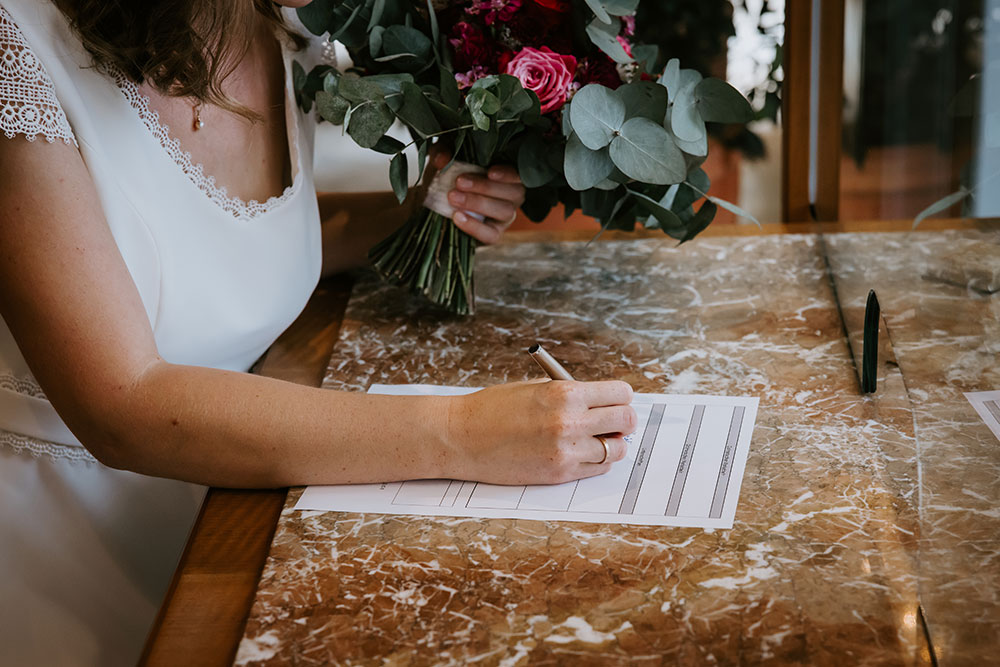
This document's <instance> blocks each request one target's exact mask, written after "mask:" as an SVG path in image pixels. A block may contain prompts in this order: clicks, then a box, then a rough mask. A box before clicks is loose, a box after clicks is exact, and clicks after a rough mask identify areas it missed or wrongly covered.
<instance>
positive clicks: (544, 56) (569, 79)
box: [506, 46, 576, 113]
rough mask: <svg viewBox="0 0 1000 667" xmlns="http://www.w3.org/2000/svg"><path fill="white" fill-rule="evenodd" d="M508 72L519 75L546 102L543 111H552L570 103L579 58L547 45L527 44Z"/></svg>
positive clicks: (526, 86)
mask: <svg viewBox="0 0 1000 667" xmlns="http://www.w3.org/2000/svg"><path fill="white" fill-rule="evenodd" d="M506 73H507V74H510V75H511V76H516V77H517V78H518V80H520V82H521V85H522V86H524V87H525V88H526V89H527V90H531V91H534V93H535V94H536V95H538V99H539V100H540V101H541V103H542V113H550V112H552V111H556V110H558V109H561V108H562V106H563V105H564V104H566V99H567V97H568V96H569V91H570V85H571V84H572V83H573V76H574V74H575V73H576V58H574V57H573V56H564V55H562V54H559V53H556V52H555V51H553V50H552V49H550V48H548V47H546V46H543V47H542V48H541V49H535V48H532V47H530V46H526V47H524V48H523V49H521V51H520V52H518V54H517V55H516V56H514V59H513V60H511V61H510V63H509V64H508V65H507V72H506Z"/></svg>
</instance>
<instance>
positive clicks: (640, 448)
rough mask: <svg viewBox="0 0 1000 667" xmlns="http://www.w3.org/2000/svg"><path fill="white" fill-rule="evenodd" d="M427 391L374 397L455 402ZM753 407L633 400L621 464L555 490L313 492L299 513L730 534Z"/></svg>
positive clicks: (459, 485)
mask: <svg viewBox="0 0 1000 667" xmlns="http://www.w3.org/2000/svg"><path fill="white" fill-rule="evenodd" d="M473 391H476V390H475V389H468V388H462V387H434V386H430V385H395V386H389V385H374V386H372V387H371V389H369V393H379V394H396V395H421V394H432V395H451V396H454V395H459V394H465V393H470V392H473ZM757 403H758V400H757V399H756V398H737V397H727V396H681V395H667V394H662V395H661V394H636V395H635V397H634V400H633V403H632V407H633V408H635V411H636V414H637V415H638V417H639V428H638V429H637V431H636V432H635V433H634V434H633V435H632V436H631V438H629V440H630V441H631V442H630V443H629V447H628V453H627V455H626V457H625V459H624V460H622V461H619V462H618V463H616V464H615V465H614V466H613V467H612V469H611V471H610V472H608V473H606V474H604V475H600V476H598V477H591V478H588V479H583V480H578V481H575V482H569V483H566V484H557V485H551V486H544V485H540V486H500V485H495V484H484V483H480V482H463V481H457V480H413V481H408V482H392V483H385V484H362V485H343V486H310V487H308V488H307V489H306V490H305V492H303V494H302V496H301V497H300V498H299V501H298V503H296V505H295V509H297V510H325V511H344V512H373V513H379V514H415V515H424V516H462V517H485V518H513V519H537V520H543V521H586V522H592V523H614V524H644V525H655V526H693V527H701V528H732V526H733V517H734V516H735V514H736V504H737V502H738V500H739V494H740V484H741V483H742V481H743V471H744V468H745V466H746V459H747V454H748V452H749V450H750V438H751V436H752V434H753V427H754V423H755V421H756V419H757Z"/></svg>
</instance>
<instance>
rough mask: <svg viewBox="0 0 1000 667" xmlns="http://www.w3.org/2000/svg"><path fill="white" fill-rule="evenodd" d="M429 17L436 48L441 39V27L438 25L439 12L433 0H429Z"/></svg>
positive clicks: (432, 38)
mask: <svg viewBox="0 0 1000 667" xmlns="http://www.w3.org/2000/svg"><path fill="white" fill-rule="evenodd" d="M427 18H428V20H429V21H430V24H431V40H432V41H433V42H434V47H435V50H437V44H438V43H439V42H440V41H441V29H440V28H439V27H438V20H437V12H436V11H435V10H434V2H433V0H427Z"/></svg>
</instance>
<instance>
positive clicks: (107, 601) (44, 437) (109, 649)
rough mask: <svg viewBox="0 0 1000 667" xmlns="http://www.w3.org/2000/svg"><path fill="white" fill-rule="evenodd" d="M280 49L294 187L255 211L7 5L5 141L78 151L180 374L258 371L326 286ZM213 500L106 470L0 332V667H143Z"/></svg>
mask: <svg viewBox="0 0 1000 667" xmlns="http://www.w3.org/2000/svg"><path fill="white" fill-rule="evenodd" d="M284 53H285V71H286V89H287V90H288V93H287V95H286V100H285V106H286V121H287V127H288V142H289V150H290V159H291V163H292V165H293V174H294V180H293V182H292V185H291V186H289V187H288V188H287V189H286V190H285V191H284V193H283V194H281V195H280V196H277V197H274V198H272V199H270V200H268V201H266V202H264V203H258V202H253V201H251V202H243V201H240V200H238V199H236V198H233V197H230V196H228V195H227V194H226V192H225V190H224V189H222V188H220V187H217V186H216V185H215V183H214V181H213V179H212V178H211V177H210V176H209V175H208V174H205V173H203V171H202V169H201V167H200V165H197V164H193V163H192V160H191V158H190V156H189V155H187V154H186V153H185V152H184V151H183V149H182V147H181V146H180V145H179V144H178V142H177V141H175V140H173V139H172V138H171V136H170V133H169V129H168V128H166V127H164V126H162V125H160V124H159V122H158V118H157V114H156V113H155V112H153V111H151V110H150V108H149V106H148V100H147V99H145V98H144V97H143V96H142V95H140V94H139V92H138V91H137V89H136V87H135V85H133V84H132V83H131V82H129V81H127V80H126V79H124V78H123V77H115V76H107V75H104V74H102V73H100V72H99V71H97V70H96V69H94V68H93V67H92V66H91V59H90V56H89V54H88V53H86V51H85V50H84V49H83V47H82V45H81V43H80V40H79V39H78V38H77V37H76V36H75V35H74V34H73V32H72V31H71V30H70V28H69V25H68V23H67V21H66V19H65V18H64V17H63V15H62V14H61V13H60V12H59V11H58V10H57V9H56V8H55V6H54V5H53V4H52V3H51V2H50V1H49V0H0V132H2V133H3V134H4V135H5V136H4V137H0V141H8V140H10V141H24V140H25V138H27V140H28V141H37V140H39V138H40V139H41V140H43V141H49V142H53V141H62V142H65V143H67V144H69V145H72V146H75V147H77V148H78V149H79V151H80V154H81V155H82V156H83V160H84V163H85V164H86V166H87V169H88V170H89V172H90V174H91V176H92V177H93V181H94V184H95V185H96V188H97V192H98V194H99V196H100V201H101V205H102V207H103V210H104V215H105V217H106V219H107V222H108V225H109V227H110V228H111V231H112V233H113V235H114V238H115V240H116V242H117V244H118V247H119V249H120V251H121V254H122V257H123V258H124V260H125V263H126V264H127V266H128V269H129V272H130V273H131V276H132V279H133V280H134V282H135V284H136V287H137V288H138V291H139V293H140V295H141V297H142V301H143V304H144V306H145V308H146V313H147V315H148V316H149V321H150V324H151V325H152V328H153V332H154V334H155V337H156V343H157V346H158V349H159V352H160V354H161V356H162V357H163V358H164V359H166V360H167V361H169V362H173V363H178V364H190V365H199V366H208V367H214V368H223V369H229V370H239V371H246V370H248V369H249V368H250V366H251V365H252V364H253V363H254V361H255V360H256V359H257V358H258V357H260V356H261V354H262V353H263V352H264V351H265V350H266V349H267V347H268V346H269V345H270V344H271V343H272V342H273V341H274V340H275V338H276V337H277V336H278V335H279V334H280V333H281V332H282V331H283V330H284V329H285V328H286V327H287V326H288V325H289V324H290V323H291V322H292V320H293V319H294V318H295V317H296V315H297V314H298V313H299V312H300V310H301V309H302V307H303V306H304V305H305V302H306V300H307V299H308V297H309V295H310V294H311V292H312V290H313V288H314V287H315V285H316V282H317V280H318V278H319V273H320V264H321V258H320V252H321V244H320V222H319V212H318V208H317V203H316V193H315V189H314V186H313V175H312V164H313V163H312V139H313V132H314V126H313V121H312V119H311V118H310V117H309V116H307V115H304V114H302V113H301V112H300V111H299V110H298V109H297V107H296V105H295V102H294V98H293V94H292V91H291V90H290V88H291V86H290V83H289V82H290V79H291V75H290V65H291V59H292V57H293V54H292V53H291V52H290V50H289V49H288V48H285V49H284ZM303 55H304V54H295V55H294V57H296V58H301V57H302V56H303ZM7 177H8V175H7V174H0V179H5V178H7ZM0 187H3V185H2V183H0ZM3 213H4V212H3V211H0V224H3V220H4V215H3ZM203 493H204V489H203V488H201V487H196V486H194V485H191V484H186V483H183V482H177V481H172V480H164V479H156V478H151V477H146V476H142V475H138V474H134V473H130V472H124V471H119V470H113V469H110V468H107V467H105V466H103V465H101V464H100V463H98V462H97V461H96V460H95V459H94V458H93V457H92V456H91V455H90V453H89V452H88V451H87V450H86V449H84V448H83V447H82V446H81V445H80V443H79V441H78V440H77V439H76V438H75V437H74V435H73V434H72V433H71V432H70V431H69V430H68V429H67V428H66V426H65V425H64V424H63V422H62V420H61V419H60V418H59V416H58V415H57V414H56V412H55V411H54V410H53V408H52V406H51V405H50V404H49V402H48V401H47V400H46V399H45V395H44V393H43V391H42V389H41V388H40V387H39V386H38V384H37V383H36V382H35V380H34V379H33V378H32V375H31V371H30V369H29V368H28V366H27V365H26V363H25V361H24V359H23V357H22V356H21V354H20V352H19V351H18V348H17V345H16V344H15V342H14V340H13V338H12V337H11V334H10V332H9V330H8V328H7V326H6V324H5V323H4V322H3V321H2V320H0V664H3V665H120V664H122V665H124V664H132V663H134V662H135V660H136V659H137V658H138V656H139V653H140V651H141V648H142V644H143V641H144V639H145V636H146V633H147V631H148V629H149V626H150V624H151V622H152V620H153V618H154V616H155V614H156V611H157V608H158V606H159V604H160V602H161V599H162V597H163V595H164V593H165V590H166V587H167V585H168V583H169V580H170V576H171V574H172V572H173V570H174V567H175V565H176V563H177V559H178V558H179V556H180V553H181V550H182V549H183V545H184V542H185V539H186V537H187V535H188V532H189V530H190V528H191V525H192V523H193V521H194V518H195V516H196V513H197V511H198V508H199V506H200V503H201V498H202V496H203Z"/></svg>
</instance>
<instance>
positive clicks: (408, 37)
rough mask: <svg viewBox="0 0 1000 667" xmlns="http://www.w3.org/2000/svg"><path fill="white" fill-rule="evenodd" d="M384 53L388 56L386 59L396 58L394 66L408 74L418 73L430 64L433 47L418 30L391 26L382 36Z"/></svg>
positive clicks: (403, 26) (402, 26)
mask: <svg viewBox="0 0 1000 667" xmlns="http://www.w3.org/2000/svg"><path fill="white" fill-rule="evenodd" d="M382 51H383V52H384V53H385V54H386V55H385V56H384V57H387V58H392V57H396V58H395V60H393V64H394V66H396V67H398V68H400V69H402V70H404V71H407V72H416V71H419V70H420V69H422V68H423V67H424V66H425V65H426V64H427V63H428V62H430V60H431V58H432V51H433V45H432V44H431V40H430V39H428V38H427V36H426V35H424V34H423V33H422V32H420V31H419V30H417V29H416V28H411V27H408V26H405V25H391V26H389V27H388V28H386V29H385V34H384V35H383V36H382Z"/></svg>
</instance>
